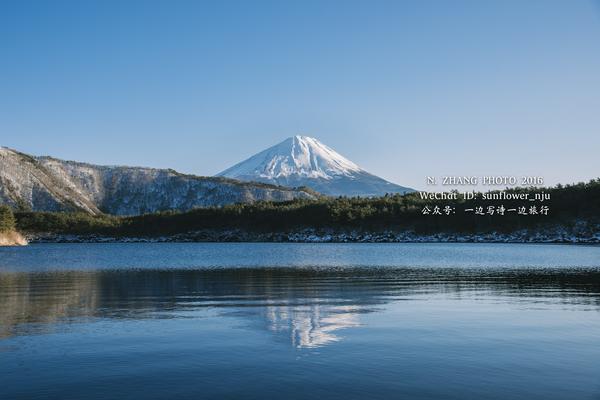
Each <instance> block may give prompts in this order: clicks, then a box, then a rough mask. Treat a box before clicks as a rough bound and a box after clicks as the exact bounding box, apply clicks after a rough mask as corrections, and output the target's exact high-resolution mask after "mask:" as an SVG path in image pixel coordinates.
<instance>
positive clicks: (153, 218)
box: [15, 179, 600, 236]
mask: <svg viewBox="0 0 600 400" xmlns="http://www.w3.org/2000/svg"><path fill="white" fill-rule="evenodd" d="M506 192H508V193H533V192H538V193H539V192H544V193H547V194H549V195H550V200H547V201H545V202H543V203H537V202H536V203H535V204H536V205H537V206H538V207H539V206H540V205H542V204H543V205H545V206H547V207H548V209H549V210H548V213H547V215H543V214H532V215H517V213H506V214H505V215H498V214H493V215H488V214H484V215H476V214H475V213H474V212H465V211H464V210H465V209H473V208H475V207H482V208H483V209H484V210H486V209H487V208H488V207H490V206H500V205H502V206H503V207H505V208H506V209H510V208H515V207H522V206H527V207H528V208H529V207H530V206H531V205H532V204H534V203H529V202H524V201H522V200H505V201H498V200H497V201H494V200H481V199H480V198H479V199H473V200H465V199H464V198H462V197H461V196H458V199H455V200H427V199H422V198H421V196H420V195H419V193H410V194H406V195H398V194H395V195H386V196H382V197H374V198H363V197H337V198H331V197H321V198H319V199H316V200H293V201H287V202H257V203H252V204H233V205H228V206H224V207H211V208H198V209H194V210H191V211H187V212H182V211H174V210H169V211H163V212H159V213H153V214H145V215H138V216H129V217H118V216H113V215H107V214H103V215H98V216H92V215H89V214H85V213H78V212H71V213H55V212H17V213H16V214H15V216H16V220H17V226H18V228H19V229H20V230H22V231H25V232H49V233H63V234H102V235H113V236H132V235H136V236H153V235H169V234H175V233H183V232H188V231H194V230H202V229H244V230H248V231H270V232H285V231H290V230H295V229H302V228H317V229H320V228H329V229H360V230H395V231H400V230H414V231H415V232H417V233H433V232H461V233H475V232H486V231H500V232H510V231H515V230H518V229H523V228H532V227H536V226H540V225H557V224H560V225H566V226H569V225H573V224H575V223H577V221H581V220H584V221H597V222H598V221H600V179H595V180H592V181H590V182H588V183H578V184H573V185H565V186H562V185H558V186H555V187H551V188H516V189H508V190H506ZM435 207H438V208H439V209H443V208H444V207H450V208H451V209H454V212H452V213H450V214H449V215H446V214H445V213H442V214H441V215H439V214H431V213H430V214H427V215H424V214H423V211H424V208H428V209H430V210H433V209H434V208H435Z"/></svg>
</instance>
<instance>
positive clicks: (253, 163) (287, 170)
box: [218, 135, 412, 196]
mask: <svg viewBox="0 0 600 400" xmlns="http://www.w3.org/2000/svg"><path fill="white" fill-rule="evenodd" d="M218 176H226V177H229V178H235V179H240V180H245V181H258V182H265V183H272V184H277V185H282V186H295V187H297V186H308V187H310V188H312V189H314V190H316V191H318V192H320V193H323V194H328V195H336V196H337V195H344V196H379V195H383V194H385V193H406V192H409V191H412V189H409V188H406V187H403V186H399V185H396V184H393V183H391V182H388V181H386V180H384V179H382V178H379V177H377V176H375V175H372V174H370V173H368V172H366V171H365V170H363V169H362V168H360V167H359V166H358V165H356V164H355V163H353V162H352V161H350V160H348V159H347V158H346V157H344V156H342V155H341V154H339V153H338V152H336V151H335V150H333V149H332V148H330V147H328V146H326V145H325V144H323V143H321V142H320V141H318V140H317V139H315V138H312V137H309V136H300V135H298V136H293V137H290V138H287V139H286V140H284V141H283V142H281V143H279V144H276V145H275V146H273V147H269V148H268V149H266V150H264V151H261V152H260V153H258V154H256V155H254V156H252V157H250V158H248V159H247V160H245V161H242V162H240V163H239V164H236V165H234V166H233V167H231V168H229V169H226V170H225V171H223V172H221V173H220V174H218Z"/></svg>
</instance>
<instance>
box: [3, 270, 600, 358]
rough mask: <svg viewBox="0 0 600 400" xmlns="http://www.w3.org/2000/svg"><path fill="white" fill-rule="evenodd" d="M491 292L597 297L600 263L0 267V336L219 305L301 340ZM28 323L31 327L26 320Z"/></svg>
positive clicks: (519, 296) (564, 299) (324, 338)
mask: <svg viewBox="0 0 600 400" xmlns="http://www.w3.org/2000/svg"><path fill="white" fill-rule="evenodd" d="M474 294H476V295H485V296H487V295H493V296H498V297H501V298H503V299H505V300H507V301H511V300H512V299H513V297H514V301H515V302H518V303H521V304H523V303H527V302H541V303H544V302H548V303H553V304H556V303H560V304H564V305H565V306H568V305H573V304H577V305H589V306H592V307H595V308H597V307H598V305H599V304H600V302H599V294H600V270H484V269H481V270H475V269H466V270H459V269H416V268H415V269H409V268H403V269H389V268H385V269H384V268H382V269H378V268H356V269H343V268H342V269H333V270H332V269H292V268H270V269H241V268H240V269H223V270H127V271H96V272H51V273H0V326H1V328H0V337H6V336H9V335H13V334H18V329H19V327H20V326H21V324H24V323H36V326H37V328H36V329H39V330H44V329H48V328H50V327H51V326H52V324H53V323H55V322H56V321H58V320H65V319H67V320H68V319H70V318H72V319H74V320H76V319H77V318H78V317H83V316H92V317H96V316H97V317H105V318H150V317H154V316H156V314H157V313H159V314H161V315H166V316H168V317H173V316H174V313H173V312H174V311H176V312H179V311H186V310H192V311H194V310H199V309H203V308H215V309H218V310H222V311H225V310H231V309H236V310H254V312H249V313H244V314H243V315H247V316H248V317H250V318H252V319H259V320H262V321H263V322H264V323H263V324H259V325H260V326H263V327H266V329H269V330H270V331H272V332H278V333H282V334H285V335H286V336H289V338H290V339H291V341H292V344H293V345H294V346H297V347H316V346H322V345H325V344H328V343H332V342H335V341H337V340H339V339H340V337H339V335H340V332H341V330H342V329H344V328H352V327H356V326H358V325H359V323H360V322H359V315H360V314H361V313H365V312H371V311H373V310H374V309H375V308H376V307H377V306H378V305H382V304H385V303H387V302H390V301H394V300H396V299H400V298H404V299H409V300H410V299H416V298H419V299H425V298H427V297H428V296H434V295H444V296H447V295H451V296H472V295H474ZM22 329H23V330H27V332H32V331H34V329H33V328H31V327H23V328H22Z"/></svg>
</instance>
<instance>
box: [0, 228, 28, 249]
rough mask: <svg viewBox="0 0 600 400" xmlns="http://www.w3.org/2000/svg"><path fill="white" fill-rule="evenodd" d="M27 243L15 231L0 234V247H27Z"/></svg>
mask: <svg viewBox="0 0 600 400" xmlns="http://www.w3.org/2000/svg"><path fill="white" fill-rule="evenodd" d="M28 244H29V241H28V240H27V239H26V238H25V237H24V236H23V235H21V234H20V233H19V232H17V231H6V232H0V247H15V246H27V245H28Z"/></svg>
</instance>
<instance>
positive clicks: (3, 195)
mask: <svg viewBox="0 0 600 400" xmlns="http://www.w3.org/2000/svg"><path fill="white" fill-rule="evenodd" d="M313 197H314V196H313V195H312V194H310V193H307V192H306V191H302V190H294V189H289V188H284V187H277V186H273V185H266V184H261V183H248V182H240V181H236V180H233V179H225V178H213V177H198V176H193V175H184V174H180V173H177V172H176V171H173V170H165V169H154V168H140V167H121V166H118V167H113V166H99V165H92V164H86V163H80V162H74V161H63V160H58V159H55V158H52V157H33V156H30V155H27V154H23V153H20V152H17V151H15V150H11V149H8V148H5V147H0V204H8V205H11V206H13V207H16V206H20V207H24V208H30V209H32V210H35V211H62V210H83V211H86V212H89V213H91V214H98V213H101V212H106V213H110V214H116V215H137V214H143V213H150V212H156V211H162V210H173V209H175V210H182V211H183V210H189V209H192V208H195V207H207V206H222V205H225V204H232V203H241V202H253V201H258V200H272V201H284V200H292V199H296V198H313Z"/></svg>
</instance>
